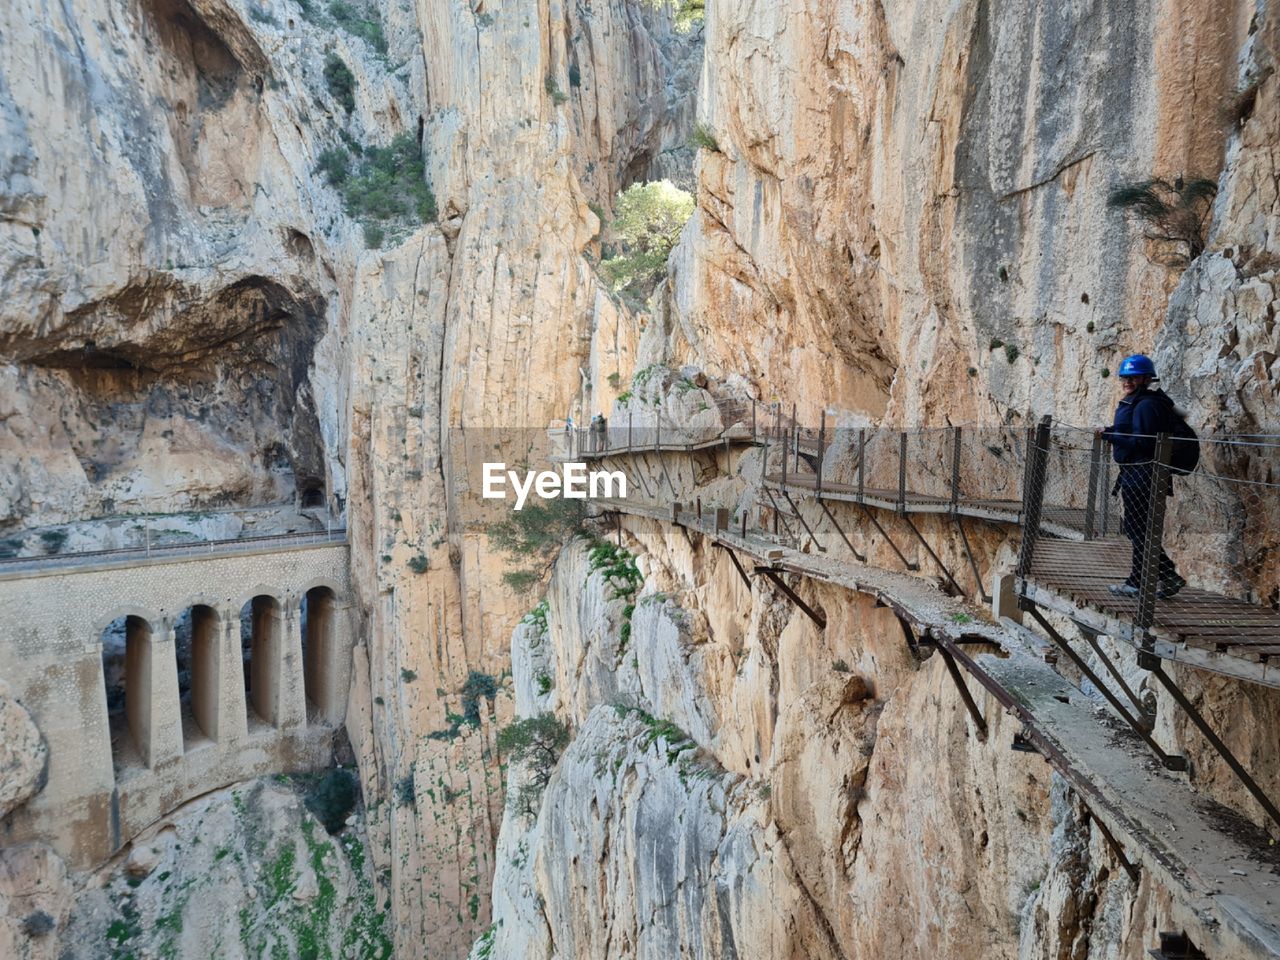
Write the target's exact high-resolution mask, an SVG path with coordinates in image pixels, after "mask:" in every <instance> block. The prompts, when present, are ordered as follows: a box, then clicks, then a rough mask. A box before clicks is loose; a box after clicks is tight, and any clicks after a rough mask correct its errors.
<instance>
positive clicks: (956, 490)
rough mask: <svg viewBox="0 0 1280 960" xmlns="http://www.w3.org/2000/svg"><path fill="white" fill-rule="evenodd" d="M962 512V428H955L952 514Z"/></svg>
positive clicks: (952, 449)
mask: <svg viewBox="0 0 1280 960" xmlns="http://www.w3.org/2000/svg"><path fill="white" fill-rule="evenodd" d="M959 510H960V428H959V427H956V428H955V439H954V440H953V441H952V447H951V513H952V514H953V515H954V514H956V513H958V512H959Z"/></svg>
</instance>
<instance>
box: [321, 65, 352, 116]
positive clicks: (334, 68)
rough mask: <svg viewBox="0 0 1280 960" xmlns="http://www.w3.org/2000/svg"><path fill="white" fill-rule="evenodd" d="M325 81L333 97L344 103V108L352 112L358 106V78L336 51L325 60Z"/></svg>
mask: <svg viewBox="0 0 1280 960" xmlns="http://www.w3.org/2000/svg"><path fill="white" fill-rule="evenodd" d="M324 82H325V85H326V86H327V87H328V88H329V92H330V93H331V94H333V98H334V99H335V100H337V101H338V103H340V104H342V108H343V109H344V110H346V111H347V113H350V112H351V111H352V110H354V109H355V108H356V78H355V75H354V74H353V73H352V72H351V69H350V68H349V67H348V66H347V65H346V64H345V63H343V61H342V58H341V57H340V56H338V55H337V54H336V53H331V54H329V56H327V57H326V58H325V61H324Z"/></svg>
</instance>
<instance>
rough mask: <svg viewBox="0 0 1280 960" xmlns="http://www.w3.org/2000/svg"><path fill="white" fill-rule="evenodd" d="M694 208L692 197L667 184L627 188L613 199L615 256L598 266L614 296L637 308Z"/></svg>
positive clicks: (664, 267) (659, 275) (664, 266)
mask: <svg viewBox="0 0 1280 960" xmlns="http://www.w3.org/2000/svg"><path fill="white" fill-rule="evenodd" d="M693 206H694V204H693V196H692V195H691V194H688V193H685V191H683V190H681V189H680V188H679V187H677V186H676V185H675V184H673V183H671V182H670V181H669V180H655V181H653V182H652V183H636V184H632V185H631V186H630V187H627V189H626V190H624V191H622V193H620V194H618V202H617V205H616V206H615V210H616V212H617V216H616V218H615V219H614V221H613V224H612V228H611V238H610V240H611V243H612V244H613V245H614V246H615V250H616V252H615V253H614V255H613V256H610V257H607V258H605V259H604V260H602V261H601V262H600V270H601V272H602V273H603V274H604V277H605V279H606V280H608V281H609V285H610V286H611V287H612V289H613V292H614V293H617V294H620V295H621V296H623V297H624V298H626V299H628V300H631V301H633V302H637V303H642V302H643V301H644V300H645V299H647V298H648V296H649V294H651V293H653V288H654V287H656V286H657V285H658V281H659V280H661V279H662V277H663V275H664V274H665V273H666V270H667V258H668V257H669V256H671V251H672V249H673V248H674V247H675V245H676V242H677V241H678V240H679V239H680V231H681V229H682V228H683V227H684V225H685V223H686V222H687V221H688V219H689V217H691V216H692V215H693Z"/></svg>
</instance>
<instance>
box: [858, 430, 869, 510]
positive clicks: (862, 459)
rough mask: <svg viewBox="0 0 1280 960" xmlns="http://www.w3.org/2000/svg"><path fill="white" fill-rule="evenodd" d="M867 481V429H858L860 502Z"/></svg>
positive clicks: (860, 501)
mask: <svg viewBox="0 0 1280 960" xmlns="http://www.w3.org/2000/svg"><path fill="white" fill-rule="evenodd" d="M866 481H867V429H866V427H859V428H858V502H859V503H862V501H863V499H864V498H863V492H864V490H865V489H866V485H867V483H866Z"/></svg>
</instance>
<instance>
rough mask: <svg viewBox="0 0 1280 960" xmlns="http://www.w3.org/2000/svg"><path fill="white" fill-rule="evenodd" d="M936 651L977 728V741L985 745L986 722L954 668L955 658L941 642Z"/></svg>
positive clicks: (957, 668) (956, 667)
mask: <svg viewBox="0 0 1280 960" xmlns="http://www.w3.org/2000/svg"><path fill="white" fill-rule="evenodd" d="M936 649H937V651H938V656H940V657H942V662H943V663H945V664H946V665H947V673H949V674H951V680H952V682H953V683H954V684H955V685H956V690H958V691H959V692H960V699H962V700H963V701H964V705H965V709H966V710H968V711H969V716H970V718H971V719H972V720H973V725H974V726H975V727H977V728H978V739H979V740H981V741H983V742H984V743H985V742H986V739H987V721H986V720H984V719H983V718H982V712H981V711H980V710H978V704H977V703H976V702H975V701H974V699H973V694H972V693H970V692H969V687H968V685H967V684H966V683H965V682H964V677H962V676H960V668H959V667H958V666H956V658H955V657H953V656H952V655H951V651H950V650H948V649H947V645H946V644H945V643H943V642H941V641H939V642H938V644H937V646H936Z"/></svg>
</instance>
